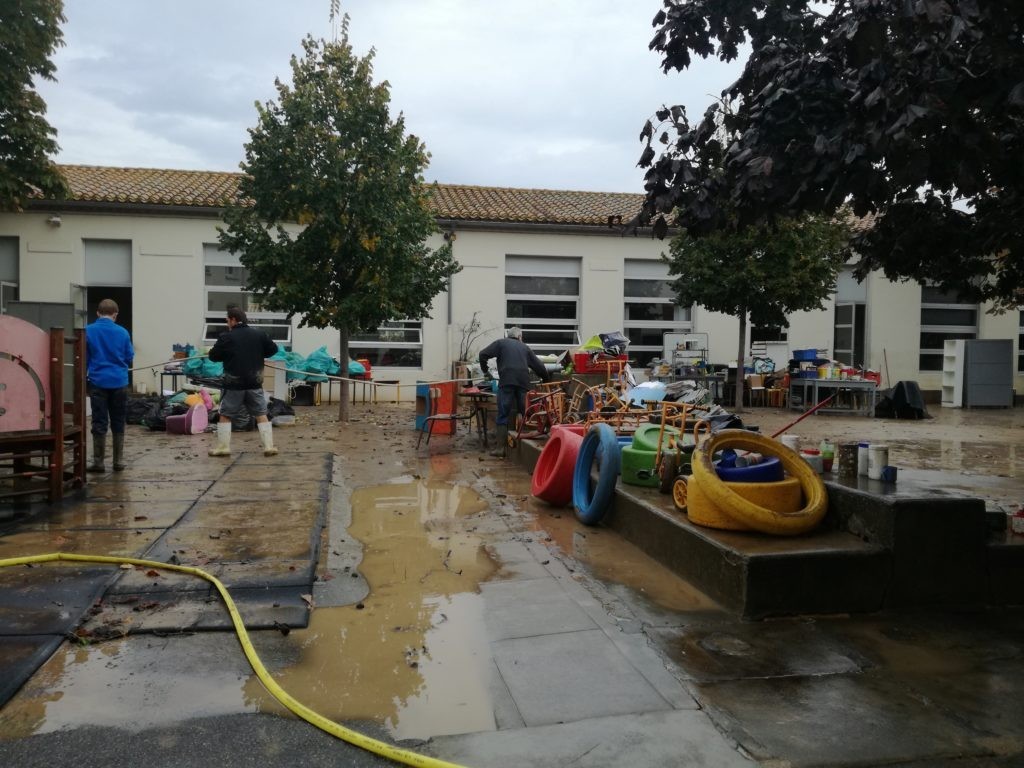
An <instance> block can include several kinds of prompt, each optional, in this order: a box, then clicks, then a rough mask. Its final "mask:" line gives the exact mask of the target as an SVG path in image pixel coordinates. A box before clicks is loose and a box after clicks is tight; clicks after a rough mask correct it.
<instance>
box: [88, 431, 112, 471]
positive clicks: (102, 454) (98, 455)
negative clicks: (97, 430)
mask: <svg viewBox="0 0 1024 768" xmlns="http://www.w3.org/2000/svg"><path fill="white" fill-rule="evenodd" d="M106 456H107V436H106V435H93V436H92V464H90V465H89V466H88V467H86V468H85V471H86V472H106V471H107V468H106V467H105V466H104V464H103V461H104V459H105V458H106Z"/></svg>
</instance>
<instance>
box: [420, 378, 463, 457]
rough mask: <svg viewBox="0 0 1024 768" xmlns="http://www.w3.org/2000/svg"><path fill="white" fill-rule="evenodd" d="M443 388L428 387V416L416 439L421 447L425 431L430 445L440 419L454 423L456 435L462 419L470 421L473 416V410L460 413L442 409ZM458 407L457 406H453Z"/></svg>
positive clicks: (452, 433)
mask: <svg viewBox="0 0 1024 768" xmlns="http://www.w3.org/2000/svg"><path fill="white" fill-rule="evenodd" d="M440 403H441V388H440V387H429V388H428V389H427V416H426V418H425V419H424V420H423V427H422V429H420V435H419V437H418V438H417V439H416V447H417V448H419V447H420V442H422V440H423V433H424V432H426V433H427V445H430V436H431V435H432V434H434V425H435V424H436V423H437V422H439V421H445V422H449V423H451V425H452V428H451V435H452V437H455V435H456V434H457V433H458V426H459V422H460V421H465V422H469V421H470V420H471V419H472V418H473V414H472V412H470V413H459V412H458V411H457V410H453V411H452V412H447V413H446V412H442V411H441V406H440ZM452 407H453V408H456V407H457V406H452Z"/></svg>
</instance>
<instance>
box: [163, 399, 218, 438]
mask: <svg viewBox="0 0 1024 768" xmlns="http://www.w3.org/2000/svg"><path fill="white" fill-rule="evenodd" d="M209 423H210V419H209V414H207V412H206V406H205V405H193V406H192V407H191V408H189V409H188V412H187V413H179V414H176V415H174V416H168V417H167V433H168V434H170V435H198V434H199V433H200V432H205V431H206V427H207V425H208V424H209Z"/></svg>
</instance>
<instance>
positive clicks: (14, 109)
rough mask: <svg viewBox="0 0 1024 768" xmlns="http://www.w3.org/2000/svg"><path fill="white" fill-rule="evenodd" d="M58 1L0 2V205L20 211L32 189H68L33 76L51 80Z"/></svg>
mask: <svg viewBox="0 0 1024 768" xmlns="http://www.w3.org/2000/svg"><path fill="white" fill-rule="evenodd" d="M63 21H64V4H63V3H62V2H61V0H4V2H2V3H0V210H8V211H19V210H21V208H22V204H23V203H24V200H25V197H26V196H27V195H29V194H30V193H32V192H34V191H37V190H38V191H39V192H41V193H42V194H43V195H44V196H45V197H47V198H50V199H54V198H61V197H64V196H65V195H66V194H67V188H66V186H65V184H64V179H63V177H62V176H61V175H60V172H59V171H58V170H57V168H56V166H55V165H54V164H53V162H52V161H51V160H50V156H51V155H54V154H56V152H57V149H58V147H57V142H56V140H55V137H56V135H57V131H56V130H54V128H53V126H51V125H50V124H49V123H48V122H47V121H46V117H45V115H46V103H45V102H44V101H43V99H42V97H41V96H40V95H39V94H38V93H36V91H35V84H34V81H33V79H34V78H36V77H42V78H45V79H46V80H53V79H54V77H53V73H54V72H55V68H54V66H53V62H51V61H50V57H51V56H52V55H53V53H54V51H55V50H56V49H57V46H60V45H63V44H64V40H63V37H64V35H63V32H62V31H61V28H60V25H61V23H62V22H63Z"/></svg>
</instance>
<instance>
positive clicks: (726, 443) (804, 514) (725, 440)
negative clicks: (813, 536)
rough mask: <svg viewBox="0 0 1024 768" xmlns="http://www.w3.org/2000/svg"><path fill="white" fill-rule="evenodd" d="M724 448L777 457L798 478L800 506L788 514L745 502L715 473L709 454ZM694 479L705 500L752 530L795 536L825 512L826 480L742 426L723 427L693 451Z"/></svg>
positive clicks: (789, 451) (793, 454)
mask: <svg viewBox="0 0 1024 768" xmlns="http://www.w3.org/2000/svg"><path fill="white" fill-rule="evenodd" d="M723 448H742V449H745V450H748V451H757V452H758V453H762V454H765V455H768V456H777V457H778V458H779V461H781V462H782V466H783V468H784V469H785V470H786V473H787V474H788V475H790V476H792V477H795V478H797V479H798V480H799V481H800V487H801V488H802V489H803V492H804V506H803V508H802V509H800V510H798V511H796V512H792V513H789V514H786V513H782V512H776V511H774V510H771V509H767V508H766V507H763V506H760V505H758V504H755V503H753V502H751V501H747V500H746V499H744V498H743V497H742V496H740V495H739V494H738V493H736V492H735V491H734V490H732V488H730V487H729V486H728V485H727V484H726V483H724V482H722V480H721V479H719V477H718V474H717V473H716V472H715V467H714V464H713V463H712V457H713V456H714V455H715V452H716V451H720V450H722V449H723ZM693 479H694V480H695V481H696V482H697V483H699V484H700V487H701V490H702V491H703V492H704V494H705V495H706V496H707V498H708V500H709V501H710V502H711V503H712V504H713V505H714V506H715V507H717V508H718V509H719V510H720V511H721V512H722V513H723V514H725V515H727V516H728V517H730V518H732V519H733V520H736V521H738V522H741V523H743V524H745V525H747V526H749V527H750V528H753V529H754V530H755V531H760V532H761V533H769V534H773V535H776V536H796V535H799V534H801V533H806V532H807V531H810V530H811V529H813V528H815V527H816V526H817V525H818V523H820V522H821V520H822V518H824V517H825V512H826V511H828V492H827V491H826V490H825V483H823V482H822V480H821V478H820V477H819V476H818V473H817V472H815V471H814V470H813V469H812V468H811V465H810V464H808V463H807V462H806V461H804V460H803V459H802V458H800V455H799V454H798V453H797V452H796V451H794V450H793V449H791V448H788V447H786V446H785V445H783V444H782V443H779V442H777V441H775V440H772V439H771V438H769V437H764V436H763V435H757V434H754V433H753V432H747V431H746V430H743V429H723V430H722V431H721V432H719V433H718V434H716V435H714V436H712V437H711V438H710V439H709V440H706V441H705V442H704V444H703V445H702V446H701V447H700V448H698V449H697V450H696V451H694V454H693Z"/></svg>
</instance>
